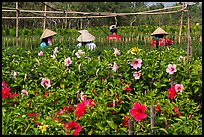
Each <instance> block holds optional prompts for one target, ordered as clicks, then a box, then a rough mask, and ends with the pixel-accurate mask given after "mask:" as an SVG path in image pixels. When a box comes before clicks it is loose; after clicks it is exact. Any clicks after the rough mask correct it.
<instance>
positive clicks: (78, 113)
mask: <svg viewBox="0 0 204 137" xmlns="http://www.w3.org/2000/svg"><path fill="white" fill-rule="evenodd" d="M94 105H95V103H94V102H93V100H92V99H87V100H84V101H83V102H81V103H79V104H77V108H76V111H75V114H76V116H77V118H80V117H81V116H82V115H83V114H84V113H85V112H86V106H88V107H93V106H94Z"/></svg>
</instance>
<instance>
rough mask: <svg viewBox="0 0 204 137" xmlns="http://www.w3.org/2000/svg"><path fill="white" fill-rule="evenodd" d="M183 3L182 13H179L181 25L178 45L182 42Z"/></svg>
mask: <svg viewBox="0 0 204 137" xmlns="http://www.w3.org/2000/svg"><path fill="white" fill-rule="evenodd" d="M183 10H184V2H183V5H182V11H181V25H180V31H179V44H181V40H182V35H181V34H182V28H183V14H184V11H183Z"/></svg>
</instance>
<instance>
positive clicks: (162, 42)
mask: <svg viewBox="0 0 204 137" xmlns="http://www.w3.org/2000/svg"><path fill="white" fill-rule="evenodd" d="M172 44H173V41H172V40H171V39H167V38H159V46H168V45H172ZM150 46H151V47H152V46H156V40H153V41H152V42H151V44H150Z"/></svg>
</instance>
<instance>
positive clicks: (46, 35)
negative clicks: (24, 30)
mask: <svg viewBox="0 0 204 137" xmlns="http://www.w3.org/2000/svg"><path fill="white" fill-rule="evenodd" d="M56 34H57V33H56V32H54V31H52V30H49V29H45V30H44V31H43V34H42V35H41V37H40V39H41V40H42V42H41V44H40V48H41V49H44V48H45V47H46V46H47V45H52V36H54V35H56Z"/></svg>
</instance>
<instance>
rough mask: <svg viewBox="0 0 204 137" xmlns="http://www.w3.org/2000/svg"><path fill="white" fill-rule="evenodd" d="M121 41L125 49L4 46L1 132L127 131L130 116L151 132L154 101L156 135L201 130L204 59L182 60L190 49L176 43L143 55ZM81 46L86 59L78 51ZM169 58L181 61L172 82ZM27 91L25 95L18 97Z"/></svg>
mask: <svg viewBox="0 0 204 137" xmlns="http://www.w3.org/2000/svg"><path fill="white" fill-rule="evenodd" d="M58 47H59V46H58ZM114 48H117V49H118V51H120V56H116V53H115V50H116V49H113V48H110V49H104V50H101V51H100V52H99V50H98V49H97V48H96V49H95V50H94V51H90V50H88V49H87V48H83V47H82V48H81V49H77V48H76V49H74V50H70V49H68V48H66V47H63V49H61V48H58V51H57V52H55V53H56V54H55V58H52V57H51V55H53V51H55V50H54V49H55V47H54V45H53V46H50V47H48V48H47V49H45V50H44V51H43V56H38V53H39V51H32V52H31V51H29V50H27V51H23V50H22V48H17V49H16V51H13V52H12V53H11V52H9V51H10V50H9V48H8V49H4V50H3V52H2V54H3V56H2V80H3V81H4V83H2V134H21V135H22V134H23V135H25V134H26V135H28V134H29V135H31V134H32V135H39V134H43V135H66V134H76V135H77V134H79V135H98V134H101V135H109V134H117V135H127V134H128V128H127V125H128V120H129V119H131V120H133V126H134V134H136V135H149V134H150V132H151V128H150V106H151V105H153V106H155V125H154V128H153V130H154V132H155V134H158V135H164V134H168V135H169V134H170V135H171V134H174V135H175V134H192V135H195V134H202V122H200V119H201V117H202V114H201V113H200V109H201V103H200V102H199V101H198V100H196V99H197V98H198V97H201V95H202V94H201V93H202V81H201V78H202V77H201V73H202V67H201V64H202V63H201V62H202V58H201V59H195V58H191V63H190V64H187V63H186V62H185V61H183V62H179V61H178V58H179V57H180V56H185V52H184V51H182V50H176V49H175V48H173V47H170V49H169V50H167V49H165V48H161V49H158V50H146V49H142V50H140V52H138V53H137V54H131V53H130V52H128V50H130V49H131V48H130V49H128V50H126V49H125V48H123V47H120V46H118V47H114ZM79 50H81V51H80V53H83V55H82V54H80V55H82V56H80V58H79V55H78V54H77V55H76V54H75V53H77V52H78V53H79ZM169 64H175V65H176V73H171V75H173V82H174V83H173V85H171V81H169V79H170V77H171V75H169V72H175V69H174V70H173V69H168V71H167V66H168V65H169ZM173 67H174V65H173ZM187 67H189V71H190V73H188V72H187ZM171 68H172V67H171ZM13 71H15V72H18V76H17V77H16V78H13V77H12V76H11V72H13ZM25 76H26V79H25ZM3 85H6V87H7V88H5V86H3ZM22 90H23V92H22V93H23V95H24V96H23V97H22V96H17V94H21V91H22ZM25 91H27V92H25ZM178 91H182V92H178ZM12 94H13V98H11V97H10V95H12ZM14 94H15V95H16V96H15V95H14ZM26 95H28V96H26ZM83 95H85V96H83ZM82 96H83V98H81V97H82ZM36 114H37V115H36Z"/></svg>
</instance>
